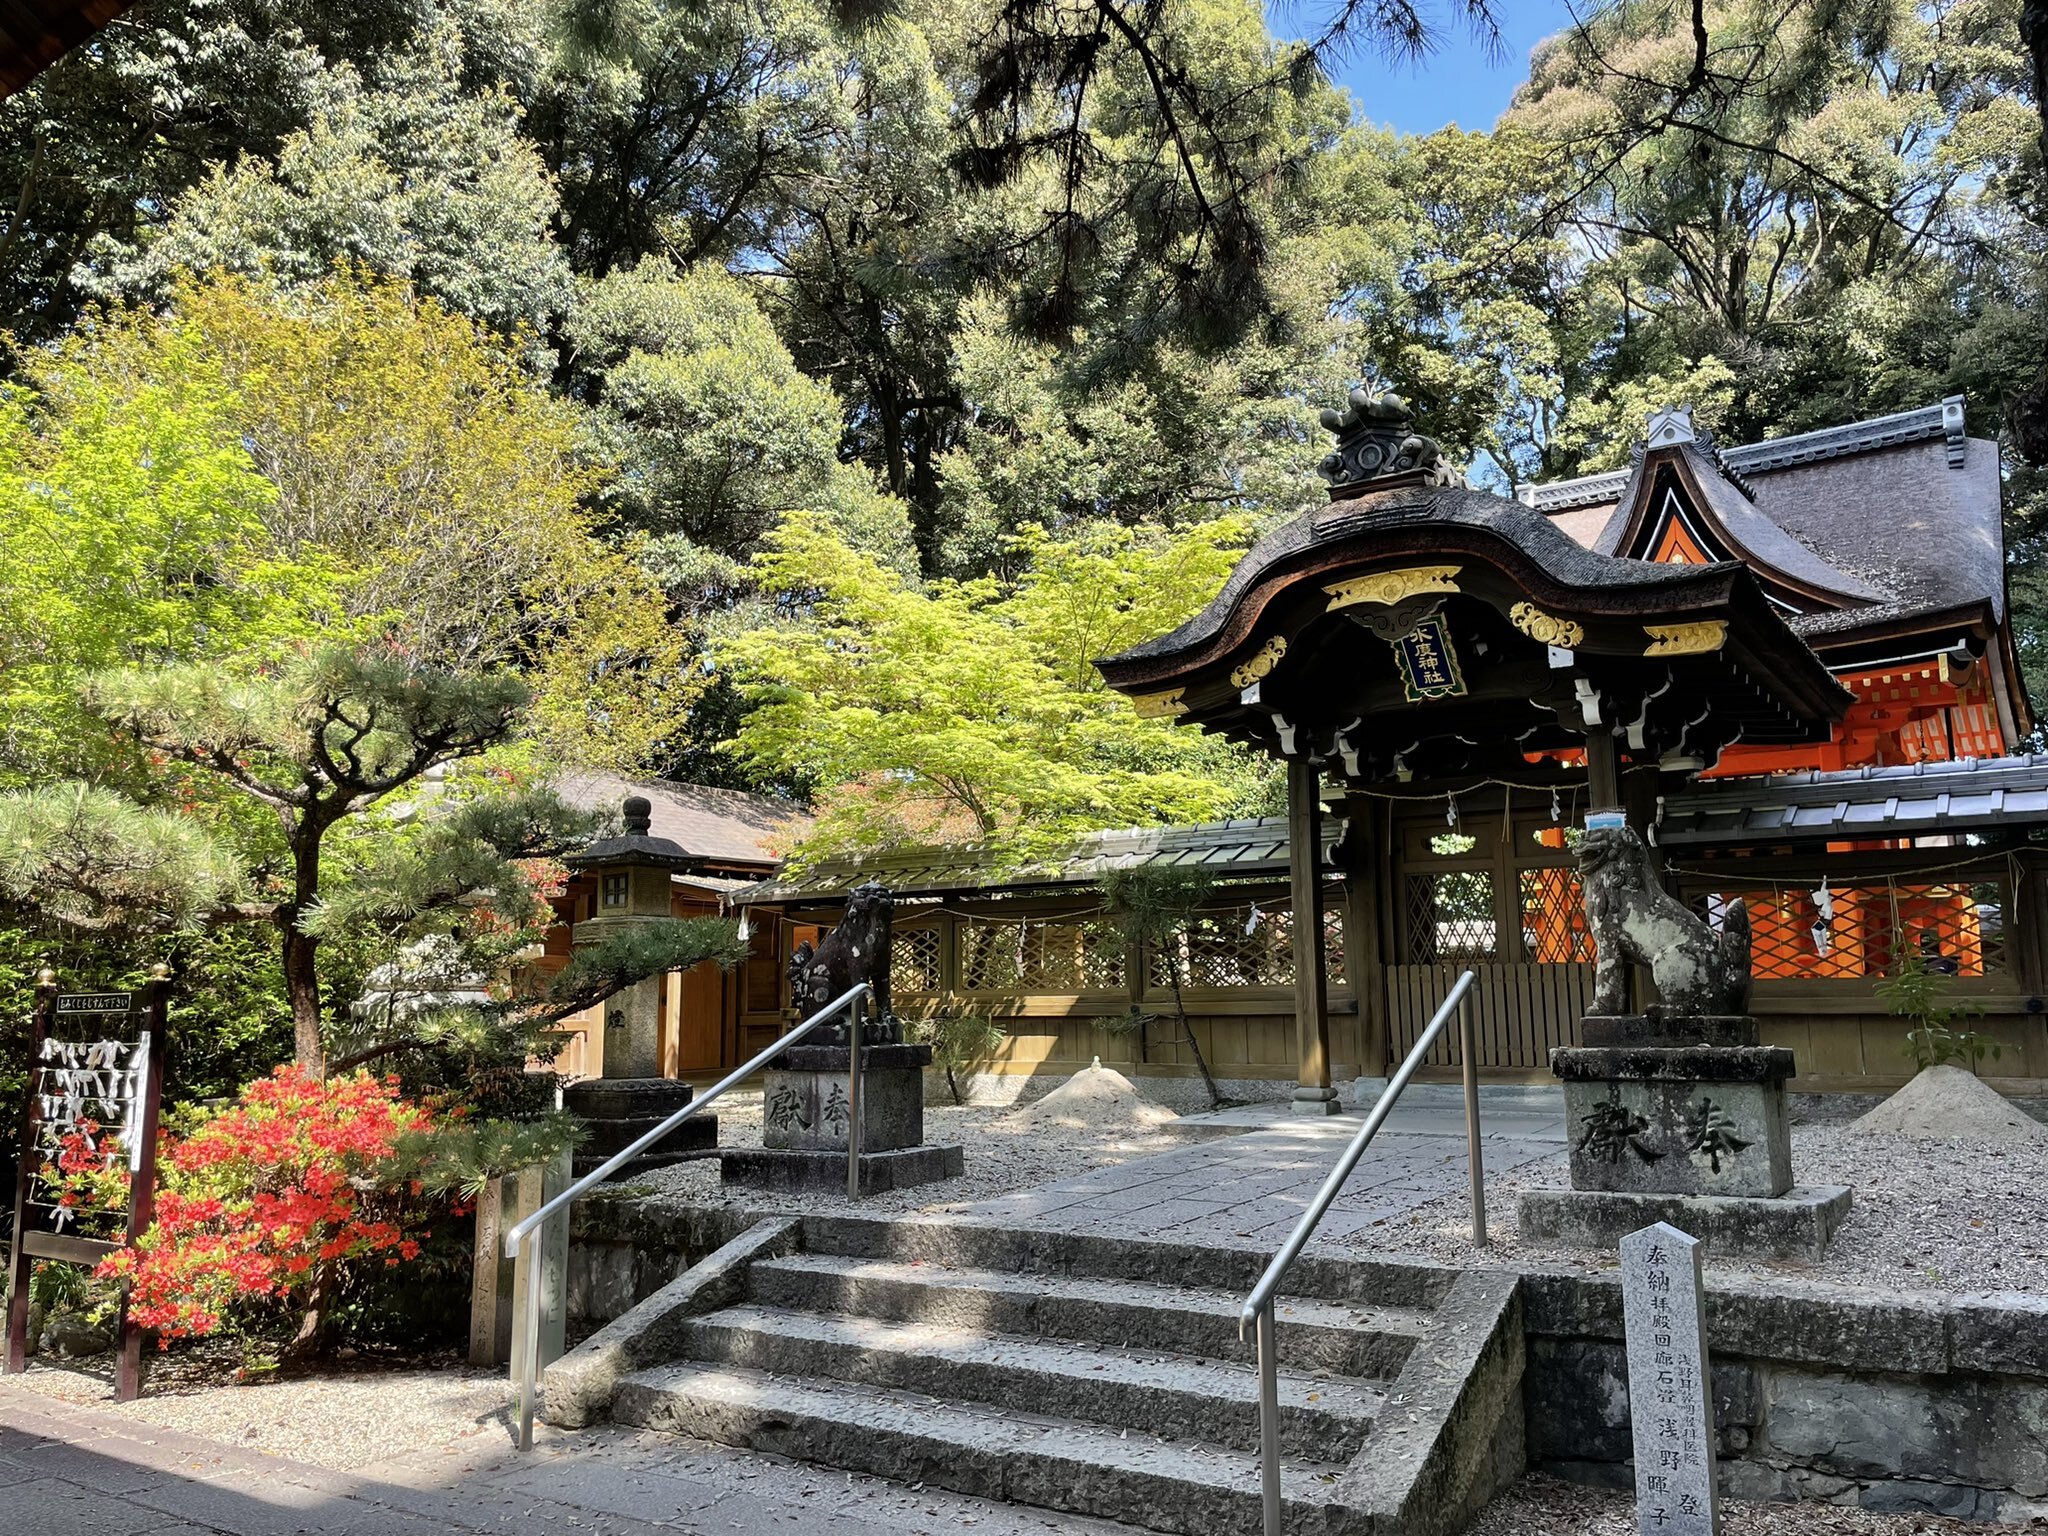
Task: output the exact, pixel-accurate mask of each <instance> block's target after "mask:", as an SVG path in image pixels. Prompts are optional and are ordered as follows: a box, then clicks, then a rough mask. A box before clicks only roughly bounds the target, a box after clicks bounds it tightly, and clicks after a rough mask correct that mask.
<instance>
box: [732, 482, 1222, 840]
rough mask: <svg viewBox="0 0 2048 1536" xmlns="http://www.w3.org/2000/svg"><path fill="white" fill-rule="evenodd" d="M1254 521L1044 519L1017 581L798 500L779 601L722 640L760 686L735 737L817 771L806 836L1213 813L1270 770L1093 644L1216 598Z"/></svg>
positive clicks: (1021, 836) (770, 757) (1000, 833)
mask: <svg viewBox="0 0 2048 1536" xmlns="http://www.w3.org/2000/svg"><path fill="white" fill-rule="evenodd" d="M1243 535H1244V528H1243V525H1242V524H1241V523H1233V522H1228V521H1225V522H1216V523H1207V524H1201V525H1198V526H1196V527H1193V528H1190V529H1188V530H1187V531H1185V532H1183V533H1180V534H1176V535H1165V534H1158V533H1140V532H1135V531H1132V530H1127V529H1120V528H1115V527H1106V526H1100V525H1098V526H1094V527H1090V528H1087V529H1084V530H1082V531H1080V532H1079V533H1077V534H1076V535H1074V536H1072V537H1070V538H1068V539H1065V540H1053V539H1051V538H1049V537H1047V536H1044V535H1034V536H1033V545H1034V547H1033V549H1032V551H1031V554H1032V556H1033V558H1032V559H1031V562H1030V565H1029V568H1028V570H1027V572H1026V574H1024V575H1023V576H1021V577H1020V578H1019V579H1018V580H1016V581H1015V582H1013V583H1009V584H1004V583H998V582H996V581H994V580H992V579H982V580H977V581H971V582H950V581H940V582H934V583H930V584H920V583H918V582H916V581H914V580H912V579H909V578H906V577H905V576H903V575H901V574H900V573H898V572H895V571H892V570H889V569H887V568H886V567H884V566H882V565H880V564H879V563H878V562H876V561H875V560H874V559H873V558H872V557H870V556H866V555H862V554H860V553H859V552H858V551H855V550H853V549H850V548H849V547H848V546H847V545H846V544H845V543H844V542H843V541H841V540H840V539H838V538H837V537H836V536H834V534H833V533H832V532H831V530H830V529H829V528H827V527H826V526H824V524H823V523H822V522H821V521H820V520H819V519H817V518H815V517H809V516H799V517H794V518H791V519H790V520H789V521H788V522H786V523H785V524H784V525H783V527H782V528H781V529H780V530H778V531H777V532H776V533H775V534H773V535H771V537H770V539H769V545H768V549H767V550H766V551H765V552H764V553H763V555H762V556H761V557H760V559H759V562H758V565H759V568H760V577H761V581H762V584H763V586H764V587H765V588H766V589H767V590H768V591H769V592H771V593H773V594H775V595H776V596H777V597H778V599H779V600H780V605H781V611H782V613H783V617H782V618H781V619H780V620H779V621H778V622H776V623H774V624H771V625H768V626H765V627H763V628H759V629H755V630H752V631H749V632H747V633H744V634H740V635H737V636H735V637H733V638H732V639H731V640H730V641H729V642H727V644H726V645H725V647H724V648H723V651H722V658H721V659H722V664H723V665H725V666H727V667H729V668H730V669H731V670H732V673H733V675H734V678H735V680H736V681H737V683H738V685H739V687H740V688H741V689H742V690H743V691H744V693H745V694H746V696H747V699H748V701H749V703H750V704H752V705H753V708H752V710H751V712H750V713H748V714H747V715H746V717H745V718H744V720H743V721H742V723H741V725H740V728H739V732H738V734H737V736H736V738H735V741H734V749H735V750H736V751H737V752H738V753H739V754H740V755H741V756H742V757H743V758H744V759H746V760H747V761H748V762H750V763H752V764H755V765H758V766H760V767H762V768H764V769H767V770H770V771H775V772H783V773H800V774H803V775H805V776H807V777H809V778H810V779H812V780H813V781H814V782H816V783H817V784H819V785H820V786H821V787H822V792H821V795H820V802H819V809H820V817H819V820H818V823H817V825H816V826H815V828H814V829H813V830H812V832H811V834H810V835H809V836H808V837H807V838H806V840H805V844H804V850H803V851H804V855H805V856H806V857H819V856H825V855H831V854H841V853H852V852H858V851H863V850H868V849H873V848H876V847H879V846H884V845H887V844H889V843H892V842H905V841H907V842H932V841H941V840H946V839H965V840H973V841H979V842H985V843H992V844H995V845H997V846H998V847H999V848H1000V849H1001V850H1002V851H1003V852H1005V853H1007V854H1014V855H1017V856H1020V857H1022V856H1028V855H1029V854H1030V853H1032V852H1034V851H1042V850H1044V849H1045V848H1047V847H1049V846H1051V845H1052V844H1054V843H1056V842H1058V841H1060V840H1062V839H1065V838H1069V837H1071V836H1073V835H1074V834H1075V833H1077V832H1081V831H1086V830H1090V829H1093V828H1098V827H1104V826H1132V825H1149V824H1154V823H1159V822H1172V821H1199V820H1205V819H1208V818H1211V817H1214V816H1218V815H1222V814H1224V813H1225V812H1227V811H1228V810H1229V809H1231V808H1232V807H1233V806H1237V805H1242V804H1244V803H1245V802H1247V801H1248V800H1253V799H1256V798H1257V796H1258V794H1259V792H1260V776H1259V773H1258V771H1257V770H1256V769H1255V768H1254V767H1253V766H1252V765H1251V763H1250V762H1249V761H1248V760H1247V759H1245V758H1244V757H1242V756H1240V755H1239V754H1237V753H1236V752H1235V751H1233V750H1231V749H1228V748H1225V747H1222V746H1221V745H1219V744H1217V743H1214V742H1211V741H1209V740H1207V739H1206V738H1203V737H1200V736H1198V735H1196V734H1195V733H1193V732H1188V731H1174V730H1172V729H1171V728H1170V727H1169V726H1168V725H1167V724H1166V723H1164V722H1160V721H1145V720H1140V719H1138V718H1137V717H1136V716H1135V715H1133V714H1132V712H1131V709H1130V706H1129V705H1128V704H1127V703H1126V702H1125V701H1124V700H1122V699H1121V698H1119V697H1117V696H1114V695H1112V694H1109V693H1108V692H1107V691H1106V690H1105V689H1104V688H1103V687H1102V685H1101V683H1100V680H1099V679H1098V678H1096V677H1095V676H1094V675H1093V669H1092V668H1091V667H1089V666H1088V661H1089V659H1090V658H1092V657H1093V656H1095V655H1100V654H1103V653H1104V652H1105V651H1108V650H1114V649H1116V648H1117V647H1118V646H1119V645H1121V644H1124V643H1126V642H1128V641H1130V640H1133V639H1135V638H1137V637H1138V636H1139V635H1141V634H1151V633H1154V632H1156V630H1157V628H1158V627H1160V626H1162V625H1170V624H1171V623H1175V622H1178V621H1179V620H1180V619H1181V618H1185V617H1186V616H1187V615H1188V614H1189V613H1191V612H1192V611H1193V610H1194V609H1195V608H1196V607H1198V606H1199V605H1200V604H1201V603H1202V602H1204V601H1206V600H1207V598H1208V597H1209V596H1211V595H1212V594H1213V593H1214V591H1215V590H1216V588H1217V587H1218V586H1219V585H1220V584H1221V582H1222V579H1223V577H1224V575H1225V574H1226V573H1227V572H1228V570H1229V569H1230V567H1231V565H1232V564H1233V563H1234V561H1235V559H1236V557H1237V555H1238V554H1239V553H1240V552H1241V548H1242V540H1243Z"/></svg>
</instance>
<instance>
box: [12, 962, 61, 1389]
mask: <svg viewBox="0 0 2048 1536" xmlns="http://www.w3.org/2000/svg"><path fill="white" fill-rule="evenodd" d="M56 1006H57V973H56V972H55V971H47V970H46V971H41V972H39V973H37V976H36V1006H35V1012H34V1013H33V1014H31V1015H30V1022H29V1035H28V1092H27V1093H26V1095H25V1096H24V1097H25V1098H26V1100H27V1102H26V1103H24V1104H23V1106H22V1110H21V1166H20V1170H19V1172H18V1173H17V1175H16V1178H15V1184H14V1245H13V1247H12V1248H11V1249H9V1251H8V1265H7V1373H8V1374H9V1375H13V1374H15V1373H16V1372H19V1371H25V1370H27V1369H28V1277H29V1271H30V1269H31V1267H32V1265H31V1261H30V1259H29V1256H28V1244H27V1242H26V1241H25V1240H24V1239H25V1238H26V1236H27V1234H28V1191H29V1182H30V1180H32V1179H33V1178H34V1177H35V1167H36V1063H37V1062H38V1061H40V1060H41V1059H42V1054H43V1041H44V1039H45V1038H46V1037H47V1036H48V1035H49V1033H50V1026H51V1024H52V1022H53V1010H54V1009H55V1008H56Z"/></svg>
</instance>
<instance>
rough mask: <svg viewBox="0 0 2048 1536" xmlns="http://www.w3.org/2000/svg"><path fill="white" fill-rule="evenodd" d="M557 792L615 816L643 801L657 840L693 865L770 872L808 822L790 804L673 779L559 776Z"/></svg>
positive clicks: (610, 775) (806, 818) (580, 775)
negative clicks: (678, 848)
mask: <svg viewBox="0 0 2048 1536" xmlns="http://www.w3.org/2000/svg"><path fill="white" fill-rule="evenodd" d="M555 788H556V790H557V791H558V792H559V793H560V794H561V796H562V798H563V799H564V800H567V801H568V802H569V803H570V804H571V805H576V806H581V807H582V808H584V809H586V810H598V809H603V810H616V809H617V808H618V807H619V806H620V805H621V804H622V803H623V802H624V801H625V799H626V797H627V796H628V795H644V796H645V797H646V798H647V801H648V804H649V806H650V809H651V812H652V821H653V825H652V827H651V828H650V831H651V832H652V834H653V835H654V836H655V837H656V838H666V839H668V840H670V841H672V842H675V843H679V844H681V845H682V848H683V850H684V852H685V853H688V854H690V855H692V856H693V858H695V859H699V860H705V861H709V862H711V863H715V864H753V865H759V866H761V867H763V868H772V867H773V866H774V865H775V864H776V863H777V862H778V861H779V860H780V858H781V853H780V851H779V845H782V844H786V843H788V842H789V841H791V840H792V839H793V838H794V837H795V836H796V835H797V834H798V833H799V832H801V830H802V829H803V827H804V825H805V823H806V822H807V821H808V820H809V818H808V817H807V816H806V815H805V814H804V813H803V812H802V811H801V810H799V809H798V808H797V807H795V806H793V805H791V804H790V803H789V802H788V801H786V800H778V799H776V798H775V797H773V796H772V795H750V794H747V793H746V792H744V791H742V790H737V789H713V788H711V787H710V786H709V785H705V784H683V783H679V782H677V781H676V780H673V779H626V778H622V777H620V776H619V775H618V774H615V773H581V772H572V773H564V774H562V775H560V776H559V777H558V778H557V779H556V781H555Z"/></svg>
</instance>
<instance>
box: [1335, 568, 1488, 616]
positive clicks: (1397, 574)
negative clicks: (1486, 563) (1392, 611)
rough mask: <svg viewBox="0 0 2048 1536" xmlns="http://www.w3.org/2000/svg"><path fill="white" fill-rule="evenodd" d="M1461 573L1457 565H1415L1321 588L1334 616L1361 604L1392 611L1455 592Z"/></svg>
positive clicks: (1377, 572)
mask: <svg viewBox="0 0 2048 1536" xmlns="http://www.w3.org/2000/svg"><path fill="white" fill-rule="evenodd" d="M1461 569H1463V567H1461V566H1456V565H1414V566H1409V567H1407V568H1406V569H1404V570H1398V571H1375V572H1373V574H1372V575H1370V576H1354V577H1352V578H1351V579H1350V580H1349V581H1337V582H1332V583H1330V585H1328V586H1326V587H1324V588H1323V590H1324V591H1325V592H1327V593H1329V594H1330V602H1329V607H1328V608H1327V609H1326V610H1325V611H1326V612H1330V613H1335V612H1336V611H1337V610H1338V609H1339V608H1356V607H1358V606H1359V605H1361V604H1363V603H1381V604H1384V605H1385V606H1386V607H1389V608H1391V607H1393V606H1394V604H1396V603H1399V602H1404V601H1406V600H1407V599H1408V598H1411V597H1422V596H1425V595H1430V596H1434V595H1438V594H1448V593H1452V592H1455V591H1457V590H1458V582H1457V576H1458V572H1459V571H1460V570H1461Z"/></svg>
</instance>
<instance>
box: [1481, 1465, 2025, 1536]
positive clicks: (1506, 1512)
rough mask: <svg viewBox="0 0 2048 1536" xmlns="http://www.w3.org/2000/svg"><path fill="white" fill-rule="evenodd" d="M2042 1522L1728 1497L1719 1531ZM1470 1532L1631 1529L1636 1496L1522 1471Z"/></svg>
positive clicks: (1566, 1533)
mask: <svg viewBox="0 0 2048 1536" xmlns="http://www.w3.org/2000/svg"><path fill="white" fill-rule="evenodd" d="M2042 1525H2048V1521H2043V1520H2040V1519H2035V1520H2032V1521H2030V1522H2028V1524H2027V1525H2026V1526H2013V1525H1978V1524H1976V1523H1974V1522H1971V1521H1964V1520H1945V1519H1943V1518H1941V1517H1940V1516H1938V1515H1874V1514H1871V1513H1870V1512H1869V1511H1868V1510H1862V1509H1838V1508H1836V1507H1835V1506H1834V1505H1832V1504H1752V1503H1748V1502H1738V1501H1735V1500H1729V1501H1726V1502H1724V1503H1723V1504H1722V1505H1721V1532H1722V1536H1914V1533H1918V1532H1925V1533H1928V1536H1934V1533H1941V1536H1966V1533H1974V1532H1992V1531H1999V1532H2011V1531H2015V1530H2025V1529H2032V1528H2037V1527H2040V1526H2042ZM1469 1536H1636V1514H1635V1499H1634V1498H1633V1497H1632V1496H1631V1495H1628V1494H1621V1493H1608V1492H1605V1491H1603V1490H1599V1489H1593V1488H1580V1487H1577V1486H1575V1485H1573V1484H1571V1483H1560V1482H1558V1481H1556V1480H1555V1479H1554V1478H1548V1477H1525V1478H1523V1479H1522V1480H1521V1481H1520V1482H1519V1483H1517V1484H1516V1485H1515V1486H1514V1487H1513V1488H1511V1489H1510V1490H1509V1491H1508V1492H1507V1493H1506V1494H1505V1495H1504V1496H1503V1497H1501V1498H1499V1499H1496V1500H1495V1501H1494V1502H1493V1503H1492V1504H1491V1505H1489V1506H1488V1507H1487V1510H1486V1512H1485V1513H1484V1514H1483V1515H1481V1516H1480V1517H1479V1519H1478V1520H1477V1521H1476V1522H1475V1523H1474V1524H1473V1526H1472V1527H1471V1530H1470V1533H1469Z"/></svg>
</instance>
